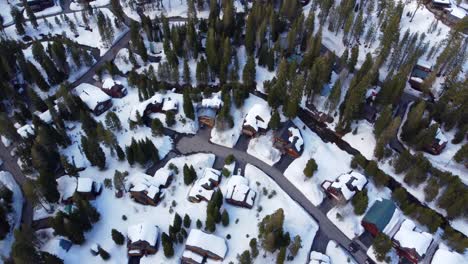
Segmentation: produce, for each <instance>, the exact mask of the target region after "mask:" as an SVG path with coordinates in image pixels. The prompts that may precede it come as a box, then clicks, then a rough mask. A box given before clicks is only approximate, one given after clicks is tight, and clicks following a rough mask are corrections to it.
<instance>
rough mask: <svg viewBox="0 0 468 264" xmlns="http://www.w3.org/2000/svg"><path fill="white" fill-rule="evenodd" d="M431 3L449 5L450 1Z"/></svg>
mask: <svg viewBox="0 0 468 264" xmlns="http://www.w3.org/2000/svg"><path fill="white" fill-rule="evenodd" d="M432 2H433V3H436V4H444V5H450V0H432Z"/></svg>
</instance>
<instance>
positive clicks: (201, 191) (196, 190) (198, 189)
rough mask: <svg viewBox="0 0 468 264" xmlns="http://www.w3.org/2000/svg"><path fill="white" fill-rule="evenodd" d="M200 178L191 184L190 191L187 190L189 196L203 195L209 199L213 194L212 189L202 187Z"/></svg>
mask: <svg viewBox="0 0 468 264" xmlns="http://www.w3.org/2000/svg"><path fill="white" fill-rule="evenodd" d="M201 180H202V179H201V178H200V179H198V180H197V181H196V182H195V183H194V184H193V186H192V188H190V191H189V197H194V198H196V197H203V198H205V199H206V200H207V201H209V200H211V197H212V196H213V194H214V190H207V189H205V188H203V186H202V184H201Z"/></svg>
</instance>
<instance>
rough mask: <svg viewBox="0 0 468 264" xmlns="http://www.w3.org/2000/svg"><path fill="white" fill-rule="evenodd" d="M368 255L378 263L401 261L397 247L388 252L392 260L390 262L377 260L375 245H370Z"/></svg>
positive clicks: (396, 263) (393, 263)
mask: <svg viewBox="0 0 468 264" xmlns="http://www.w3.org/2000/svg"><path fill="white" fill-rule="evenodd" d="M367 255H368V256H369V257H370V258H371V259H372V260H373V261H375V263H378V264H384V263H388V264H398V261H399V257H398V255H397V252H396V249H394V248H392V249H391V250H390V253H388V254H387V256H388V257H390V261H389V262H386V261H383V262H381V261H378V260H377V256H376V255H375V250H374V247H373V246H370V247H369V249H368V250H367Z"/></svg>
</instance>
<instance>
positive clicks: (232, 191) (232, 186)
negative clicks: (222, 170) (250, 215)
mask: <svg viewBox="0 0 468 264" xmlns="http://www.w3.org/2000/svg"><path fill="white" fill-rule="evenodd" d="M255 196H256V192H255V191H254V190H252V189H250V187H249V180H248V179H247V178H245V177H242V176H240V175H233V176H232V177H231V178H230V179H229V182H228V185H227V192H226V199H232V200H234V201H238V202H245V203H246V204H248V205H249V206H253V204H254V202H255Z"/></svg>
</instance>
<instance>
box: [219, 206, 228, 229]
mask: <svg viewBox="0 0 468 264" xmlns="http://www.w3.org/2000/svg"><path fill="white" fill-rule="evenodd" d="M221 223H223V226H228V225H229V214H228V212H227V211H226V209H224V210H223V213H222V214H221Z"/></svg>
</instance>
